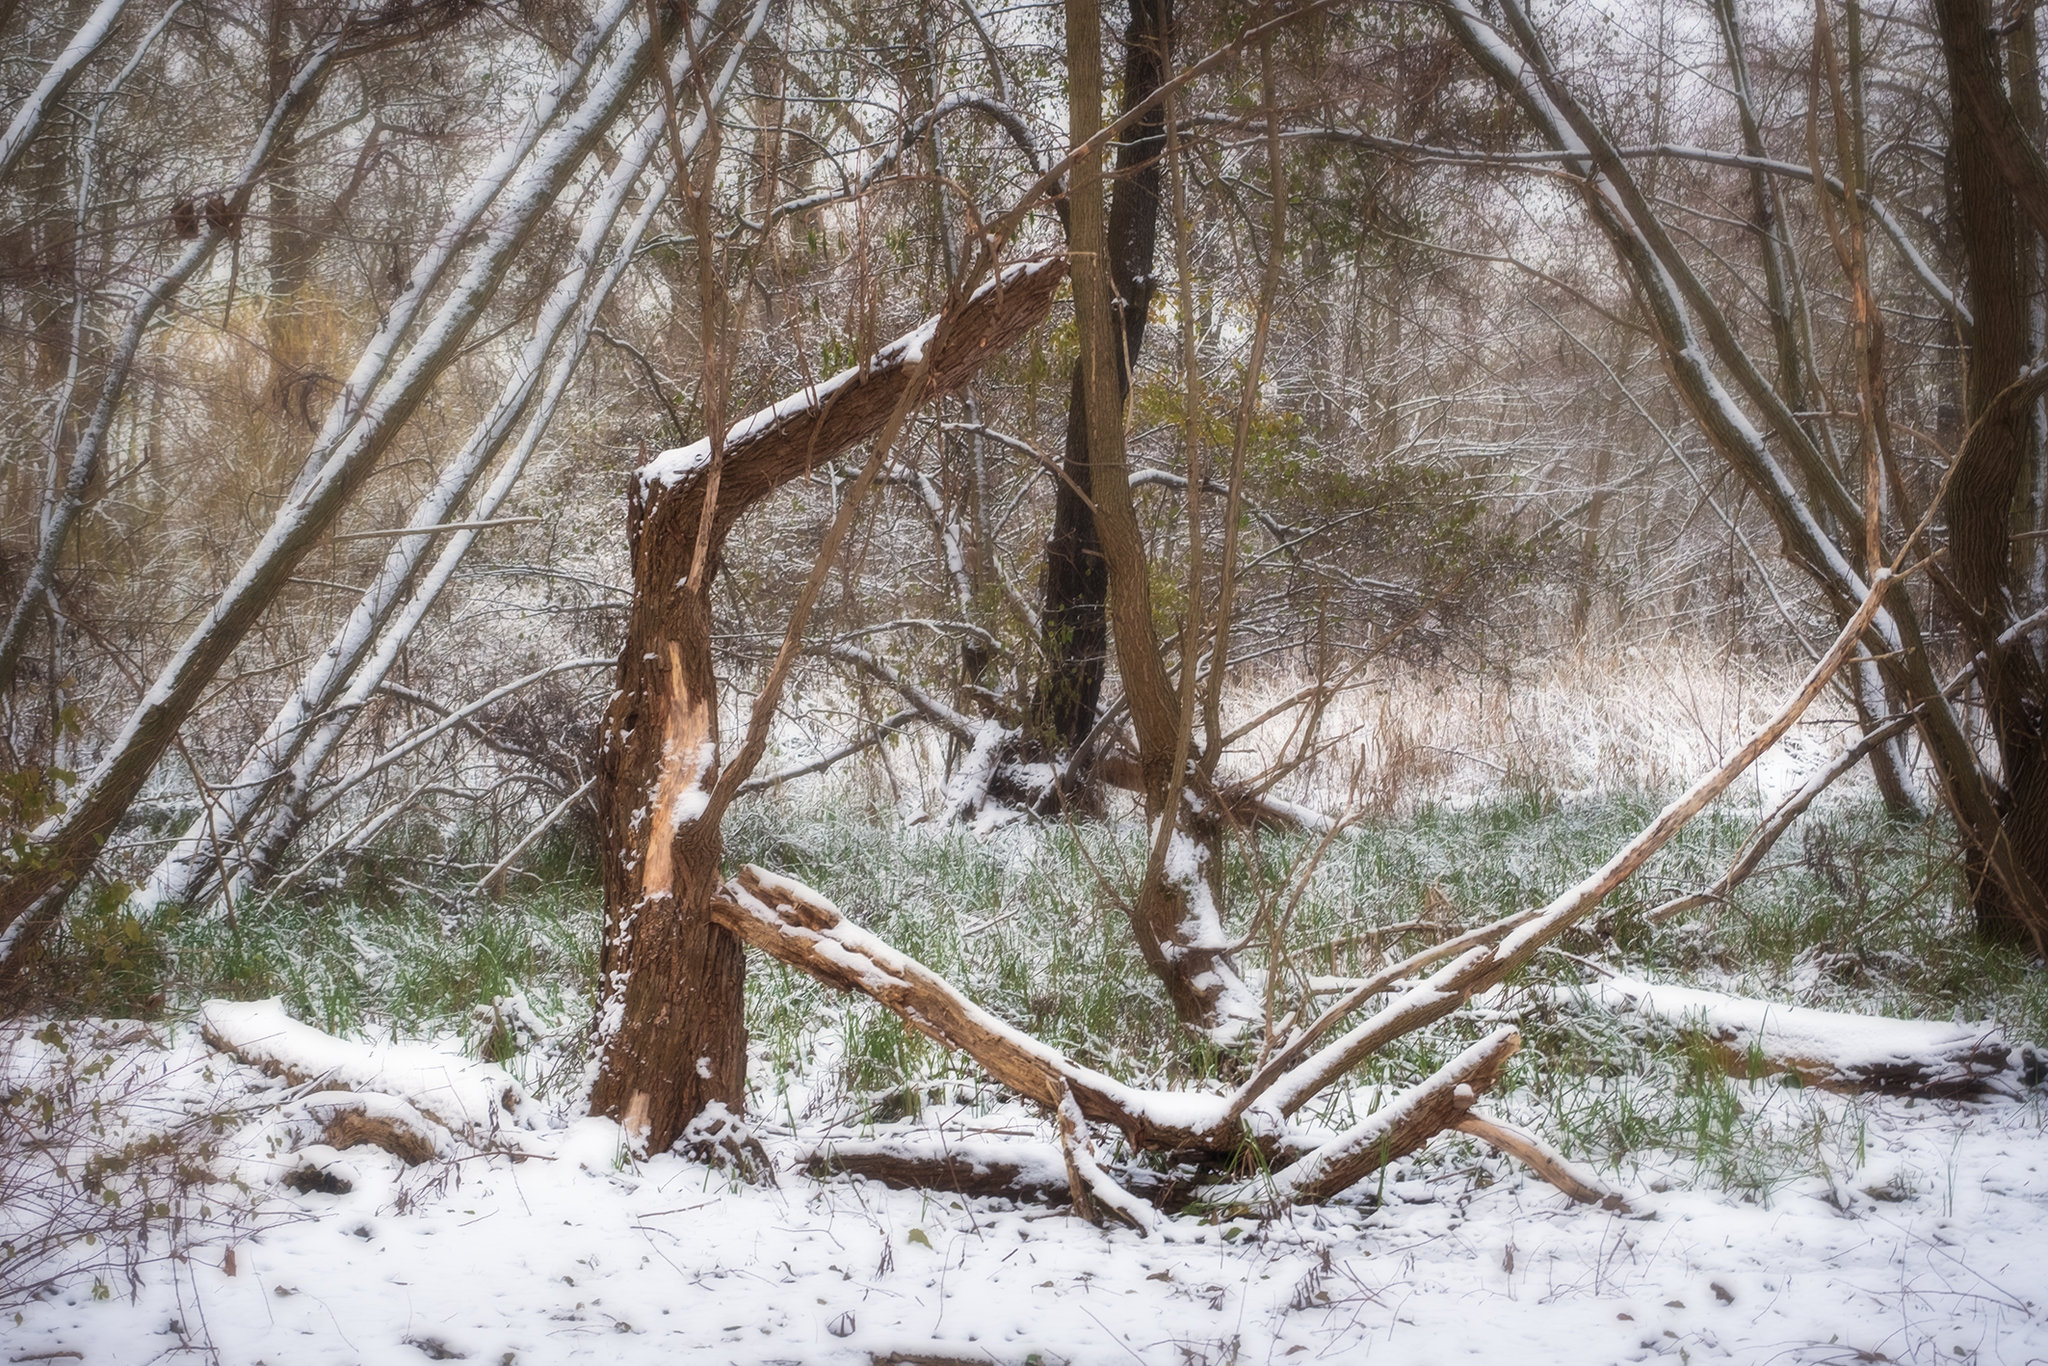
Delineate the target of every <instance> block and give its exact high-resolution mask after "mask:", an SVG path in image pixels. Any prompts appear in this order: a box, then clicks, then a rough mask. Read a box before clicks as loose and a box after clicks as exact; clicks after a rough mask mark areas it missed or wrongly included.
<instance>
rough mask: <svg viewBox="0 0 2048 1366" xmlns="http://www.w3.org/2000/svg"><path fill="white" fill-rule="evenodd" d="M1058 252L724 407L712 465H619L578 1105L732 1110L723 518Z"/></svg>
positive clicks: (1002, 327)
mask: <svg viewBox="0 0 2048 1366" xmlns="http://www.w3.org/2000/svg"><path fill="white" fill-rule="evenodd" d="M1064 272H1065V262H1064V261H1061V260H1058V259H1054V260H1047V261H1032V262H1024V263H1021V264H1018V265H1014V266H1011V267H1009V268H1008V269H1006V270H1004V271H1003V272H1002V273H1001V274H1000V275H998V276H997V277H996V278H995V279H994V280H992V281H990V282H989V283H988V284H987V285H984V286H983V287H982V288H981V289H979V290H977V291H976V292H975V293H974V294H973V295H972V296H970V297H969V298H968V299H967V300H965V301H964V302H963V303H961V304H960V305H959V307H958V309H957V310H956V311H955V312H954V313H953V314H952V315H951V316H950V317H941V318H933V319H931V320H929V321H928V322H926V323H925V325H924V326H923V327H920V328H919V329H917V330H916V331H914V332H912V333H910V334H908V335H907V336H904V337H902V338H899V339H898V340H897V341H895V342H894V343H892V344H890V345H889V346H887V347H884V348H883V349H882V350H881V351H879V352H877V353H876V354H875V355H874V356H873V357H871V358H870V359H869V360H868V362H867V363H866V364H864V365H862V366H860V367H857V368H855V369H852V370H847V371H843V372H841V373H840V374H838V375H835V376H833V377H832V378H830V379H827V380H824V381H822V382H821V383H818V384H816V385H812V386H810V387H808V388H806V389H803V390H800V391H798V392H797V393H795V394H792V395H791V396H789V397H788V398H786V399H784V400H783V401H782V402H781V403H778V404H776V405H775V406H773V407H771V408H767V409H763V410H762V411H761V412H758V413H756V414H754V415H753V416H752V417H749V418H746V419H744V420H743V421H741V422H739V423H737V424H735V425H734V426H733V427H732V428H731V430H730V431H729V432H727V433H726V435H725V439H724V441H723V443H722V450H721V455H720V459H719V460H718V462H717V463H716V464H715V465H714V464H713V462H712V460H711V445H710V442H708V441H700V442H698V443H696V444H695V445H693V446H687V447H683V448H680V449H677V450H670V451H664V452H662V453H661V454H660V455H657V456H656V457H654V459H653V460H651V461H649V462H648V464H647V465H645V466H644V467H643V468H642V469H641V470H640V471H639V473H638V475H637V477H636V478H635V480H634V482H633V485H632V488H631V491H630V505H629V508H628V517H627V537H628V540H629V542H630V544H631V550H632V561H633V585H634V593H633V606H632V611H631V614H630V616H629V617H628V620H627V628H626V640H625V646H624V648H623V649H622V650H621V652H620V655H619V673H618V690H617V692H616V693H615V694H614V696H613V698H612V702H611V706H610V707H609V709H608V710H607V712H606V716H605V723H604V732H603V735H604V738H603V742H602V745H601V748H600V750H599V755H598V787H597V794H598V809H599V813H600V816H599V824H600V829H601V831H602V838H603V841H604V848H605V854H604V886H605V936H604V947H603V950H602V961H601V963H600V972H601V976H600V991H601V998H600V1004H599V1008H598V1020H597V1033H598V1046H599V1048H600V1050H601V1052H600V1058H601V1061H600V1065H599V1069H598V1076H597V1082H596V1085H595V1087H594V1088H593V1090H592V1093H591V1106H592V1109H593V1110H595V1111H597V1112H598V1113H603V1114H612V1115H615V1116H619V1117H621V1119H622V1120H623V1121H625V1122H626V1123H627V1124H628V1126H629V1127H630V1128H634V1129H636V1130H638V1131H640V1132H641V1133H642V1134H643V1135H644V1137H645V1140H646V1141H647V1143H648V1144H649V1146H650V1147H652V1148H656V1149H661V1148H666V1147H668V1146H669V1145H670V1144H672V1143H673V1142H674V1141H675V1140H676V1138H677V1137H678V1136H680V1135H681V1134H682V1133H683V1132H684V1129H685V1128H686V1127H687V1126H688V1124H689V1123H690V1121H691V1120H692V1119H694V1118H696V1116H697V1115H698V1114H700V1113H701V1112H703V1111H704V1110H705V1109H706V1107H707V1106H711V1105H719V1106H723V1107H725V1108H726V1109H727V1110H729V1111H731V1112H732V1113H734V1114H737V1113H739V1112H740V1110H741V1108H742V1107H743V1105H744V1102H745V1094H746V1039H745V1032H744V1027H743V1024H742V1008H743V1004H744V1003H743V987H744V982H745V971H746V964H745V960H744V958H743V957H742V955H741V951H740V945H739V942H738V941H737V940H735V939H734V938H733V936H732V934H731V933H730V931H729V927H727V926H725V925H722V924H721V923H719V922H718V921H716V920H715V919H714V914H713V909H712V901H713V897H714V894H715V893H716V892H717V890H718V883H719V866H718V865H719V858H720V855H721V853H722V852H723V847H724V846H723V843H722V841H721V838H720V833H719V828H718V818H719V815H720V813H719V812H718V811H717V810H716V809H714V807H713V795H712V794H713V792H714V790H715V789H716V787H717V784H718V782H719V780H720V777H721V774H722V772H723V766H722V762H721V758H720V755H719V750H718V734H719V727H718V712H717V693H716V685H715V683H714V680H713V677H712V657H711V606H710V588H711V584H712V582H713V581H714V580H715V578H716V576H717V574H718V570H719V568H720V565H721V562H722V560H723V547H724V544H725V538H726V537H727V535H728V534H730V532H731V530H732V528H733V526H734V525H735V524H736V523H737V522H738V520H739V518H740V517H741V516H743V515H744V514H745V513H746V511H747V510H748V509H749V508H751V507H752V506H753V505H754V504H756V503H758V502H760V501H761V500H762V499H763V498H765V497H767V496H768V495H769V494H771V493H773V492H774V491H775V490H776V489H778V488H780V487H782V485H784V484H786V483H788V482H789V481H790V480H792V479H797V478H801V477H802V476H804V475H806V474H808V473H809V472H810V471H811V470H812V469H814V468H816V467H817V466H818V465H819V464H820V463H822V462H824V461H827V460H830V459H832V458H833V457H834V456H836V455H838V454H839V453H840V452H841V451H844V450H845V449H847V448H848V447H850V446H852V445H854V444H856V443H857V442H860V441H863V440H866V439H868V438H870V437H873V436H875V435H876V434H877V433H879V432H881V431H882V430H883V429H884V427H885V426H886V425H887V424H888V423H889V421H890V420H891V418H892V417H893V416H895V415H896V414H897V413H898V412H899V411H902V410H903V409H904V405H906V404H908V403H911V402H922V401H924V400H927V399H929V398H931V397H934V396H936V395H939V394H944V393H949V392H952V391H955V390H957V389H959V388H960V387H961V386H962V385H964V384H965V383H966V382H967V381H968V380H969V379H970V378H972V377H973V375H974V374H975V373H976V372H977V371H978V370H979V369H980V368H981V366H982V365H983V364H984V363H985V362H987V361H988V360H989V359H990V358H992V357H993V356H995V355H996V354H998V353H999V352H1001V351H1002V350H1003V349H1004V348H1006V347H1008V346H1009V345H1010V344H1011V343H1012V342H1014V341H1016V340H1017V339H1018V338H1019V337H1021V336H1022V335H1023V334H1024V333H1025V332H1026V331H1028V330H1029V329H1030V328H1032V327H1034V326H1036V325H1037V324H1038V323H1039V322H1040V321H1041V320H1043V319H1044V317H1045V315H1046V313H1047V312H1048V311H1049V310H1050V308H1051V306H1052V296H1053V292H1054V290H1055V289H1056V287H1057V286H1058V284H1059V282H1060V279H1061V277H1062V276H1063V274H1064ZM932 346H936V347H937V351H936V353H935V354H932V355H930V356H927V355H926V350H927V348H928V347H932ZM913 379H919V380H920V382H921V384H922V388H921V389H919V390H917V391H912V390H911V388H910V385H911V383H912V381H913ZM707 502H708V503H709V506H708V508H707ZM707 513H708V515H707ZM700 551H701V560H700ZM697 562H701V565H702V569H701V571H700V572H699V573H697V574H695V575H693V574H692V565H693V563H697Z"/></svg>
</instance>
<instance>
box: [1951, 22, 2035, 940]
mask: <svg viewBox="0 0 2048 1366" xmlns="http://www.w3.org/2000/svg"><path fill="white" fill-rule="evenodd" d="M1935 9H1936V11H1937V14H1938V17H1939V19H1940V21H1941V37H1942V52H1943V56H1944V58H1945V59H1946V62H1947V67H1948V78H1949V88H1950V104H1951V108H1952V111H1953V113H1952V122H1953V129H1952V132H1951V138H1950V150H1951V156H1952V160H1953V164H1954V167H1955V182H1954V183H1955V219H1956V223H1957V225H1958V227H1959V229H1960V236H1961V241H1962V248H1963V262H1964V270H1965V275H1966V280H1965V293H1966V298H1967V300H1968V303H1969V307H1970V313H1971V317H1972V320H1973V322H1972V326H1971V329H1970V336H1969V362H1968V374H1967V379H1966V385H1965V389H1964V415H1965V419H1966V424H1967V427H1968V429H1969V434H1968V437H1967V438H1966V440H1965V442H1964V443H1963V448H1962V451H1961V452H1960V454H1959V455H1958V457H1957V461H1956V467H1955V471H1954V473H1953V475H1952V476H1951V478H1950V480H1949V484H1948V491H1947V493H1946V495H1945V497H1944V500H1943V507H1942V511H1943V514H1944V516H1945V518H1946V520H1947V522H1948V530H1949V555H1948V567H1949V575H1948V583H1949V584H1950V585H1951V598H1952V600H1953V604H1954V607H1955V609H1956V611H1957V614H1958V616H1959V617H1960V618H1961V622H1962V626H1963V630H1964V632H1965V634H1966V635H1967V636H1968V638H1969V640H1970V643H1971V646H1972V648H1973V649H1974V650H1976V651H1979V652H1981V657H1982V659H1983V661H1984V663H1983V665H1982V666H1981V668H1980V671H1979V680H1980V683H1981V685H1982V687H1983V693H1984V700H1985V705H1986V710H1987V711H1988V713H1989V719H1990V723H1991V729H1992V733H1993V735H1994V736H1995V738H1996V740H1997V743H1998V751H1999V758H2000V761H2001V768H2002V771H2003V775H2004V784H2003V787H2004V790H2003V791H2002V792H2000V793H1997V794H1996V796H1997V798H1998V802H1999V806H2000V809H2001V814H2002V816H2003V817H2004V827H2005V831H2006V834H2007V837H2008V838H2009V839H2010V840H2011V843H2012V849H2013V853H2014V855H2015V857H2016V858H2017V860H2018V861H2019V862H2020V864H2021V865H2022V866H2023V867H2024V868H2025V869H2026V870H2027V871H2028V873H2030V874H2031V875H2032V877H2033V879H2034V881H2035V883H2036V884H2037V885H2048V746H2044V743H2043V742H2044V735H2043V727H2042V721H2043V716H2042V710H2043V706H2042V704H2043V700H2044V695H2043V687H2042V684H2043V680H2042V677H2041V671H2040V669H2039V667H2038V666H2037V665H2036V663H2035V659H2034V655H2033V651H2032V650H2031V648H2029V646H2028V645H2027V644H2026V643H2024V642H2022V643H2021V644H2019V645H2017V646H2015V647H2012V648H2007V647H2005V646H2002V645H2000V644H1999V641H1998V637H1999V634H2000V632H2002V631H2003V630H2004V629H2005V628H2006V627H2007V626H2009V625H2011V624H2012V620H2013V615H2012V609H2013V605H2014V597H2013V590H2014V584H2013V582H2012V579H2013V571H2014V569H2015V568H2016V565H2017V561H2016V559H2015V557H2014V555H2013V549H2012V541H2011V532H2012V511H2013V506H2014V502H2015V499H2016V498H2017V496H2018V494H2019V492H2020V488H2021V481H2022V478H2023V477H2024V476H2025V475H2026V474H2027V473H2028V465H2029V462H2028V459H2027V447H2028V435H2029V418H2028V410H2029V409H2030V408H2031V407H2032V405H2031V404H2024V405H2022V404H2018V403H2014V402H2011V401H2009V397H2010V396H2009V391H2010V389H2011V387H2012V385H2013V384H2014V382H2015V381H2016V380H2018V378H2019V376H2020V371H2021V369H2022V368H2023V367H2024V366H2025V364H2026V362H2027V332H2028V327H2027V312H2026V308H2027V304H2026V298H2025V294H2024V290H2023V288H2022V285H2023V272H2022V269H2021V256H2020V253H2021V247H2022V236H2021V220H2020V213H2019V206H2018V205H2017V203H2016V202H2015V200H2014V196H2013V192H2012V187H2011V185H2010V184H2009V183H2008V180H2007V177H2006V175H2005V174H2004V173H2003V172H2002V170H2001V166H2000V158H1999V155H1998V151H1999V149H1998V145H1997V143H1998V135H1999V132H2000V130H1999V128H1998V127H1996V126H1992V127H1987V126H1985V122H1984V119H1983V118H1982V117H1981V114H1982V111H1983V110H1984V109H1985V108H1986V107H1987V106H1989V105H1994V104H1996V105H2004V104H2005V96H2004V92H2003V90H2002V89H2000V88H1998V81H1999V77H1998V73H1999V68H2000V63H1999V59H1998V45H1997V40H1996V38H1995V37H1994V36H1993V34H1992V31H1991V28H1990V25H1989V23H1988V15H1987V14H1986V12H1985V10H1984V7H1983V5H1982V4H1981V3H1979V0H1939V2H1938V3H1937V4H1936V6H1935ZM1987 82H1988V83H1989V84H1990V85H1991V86H1992V90H1991V91H1989V92H1986V91H1985V90H1983V89H1981V88H1979V87H1981V86H1982V85H1984V84H1985V83H1987ZM1992 96H1995V97H1996V98H1995V100H1994V99H1993V98H1991V97H1992ZM2007 108H2009V106H2007ZM2002 397H2003V398H2004V399H2005V400H2006V401H2001V400H2002ZM1971 862H1972V867H1971V872H1972V884H1973V886H1974V887H1975V888H1976V896H1975V901H1976V909H1977V922H1978V926H1979V928H1980V929H1981V930H1982V931H1983V932H1984V933H1985V934H1986V935H1987V936H1989V937H1991V938H1993V939H1998V940H2004V941H2009V942H2026V943H2033V942H2034V940H2033V931H2032V930H2031V929H2030V928H2029V924H2028V920H2027V918H2026V917H2025V916H2024V915H2022V914H2021V913H2020V911H2019V909H2018V908H2017V907H2015V906H2013V905H2012V904H2011V899H2010V898H2009V897H2007V896H2006V895H2004V894H2003V892H2002V890H2001V889H2000V887H1999V885H1998V882H1997V880H1996V879H1993V878H1990V877H1987V876H1984V875H1983V872H1984V870H1983V869H1982V868H1981V867H1979V866H1978V865H1980V864H1981V863H1982V856H1981V853H1973V857H1972V861H1971Z"/></svg>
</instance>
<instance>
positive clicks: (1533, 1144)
mask: <svg viewBox="0 0 2048 1366" xmlns="http://www.w3.org/2000/svg"><path fill="white" fill-rule="evenodd" d="M1451 1127H1452V1128H1453V1129H1456V1130H1457V1131H1458V1132H1459V1133H1461V1134H1469V1135H1471V1136H1472V1137H1473V1138H1476V1139H1480V1140H1482V1141H1484V1142H1487V1143H1491V1144H1492V1145H1493V1146H1494V1147H1496V1148H1498V1149H1500V1150H1501V1151H1502V1152H1504V1153H1506V1154H1507V1155H1508V1156H1509V1157H1512V1158H1514V1159H1515V1160H1516V1161H1517V1162H1520V1163H1521V1164H1522V1165H1523V1166H1525V1167H1527V1168H1528V1169H1529V1170H1530V1171H1533V1172H1535V1173H1536V1174H1537V1175H1538V1176H1540V1177H1542V1178H1543V1179H1544V1180H1545V1181H1548V1182H1549V1183H1550V1184H1551V1185H1553V1186H1555V1187H1557V1188H1558V1189H1559V1190H1561V1191H1563V1192H1564V1193H1565V1194H1566V1195H1569V1196H1570V1197H1571V1198H1572V1199H1574V1200H1576V1201H1578V1202H1579V1203H1580V1204H1582V1205H1599V1206H1601V1207H1602V1208H1605V1209H1612V1210H1626V1209H1627V1208H1628V1202H1627V1201H1626V1200H1624V1199H1622V1197H1621V1193H1620V1192H1619V1191H1614V1190H1610V1189H1608V1188H1607V1187H1606V1186H1604V1185H1602V1184H1601V1183H1600V1182H1599V1180H1598V1179H1596V1178H1595V1177H1593V1175H1592V1174H1591V1173H1590V1172H1587V1171H1584V1170H1582V1169H1580V1168H1578V1167H1577V1166H1576V1165H1575V1164H1573V1163H1572V1162H1570V1161H1568V1160H1566V1158H1565V1157H1564V1156H1563V1155H1562V1154H1561V1153H1558V1152H1556V1151H1554V1150H1552V1149H1551V1147H1550V1146H1549V1145H1548V1144H1546V1143H1545V1142H1543V1140H1541V1139H1539V1138H1537V1137H1536V1136H1535V1135H1533V1134H1525V1133H1523V1132H1522V1131H1521V1130H1520V1129H1517V1128H1515V1127H1513V1126H1512V1125H1508V1124H1503V1123H1502V1122H1501V1121H1499V1120H1497V1119H1494V1118H1492V1117H1491V1116H1489V1115H1483V1114H1481V1113H1479V1111H1477V1110H1468V1111H1466V1112H1465V1114H1464V1115H1463V1117H1461V1118H1460V1119H1459V1120H1458V1121H1457V1122H1456V1123H1454V1124H1452V1125H1451Z"/></svg>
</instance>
